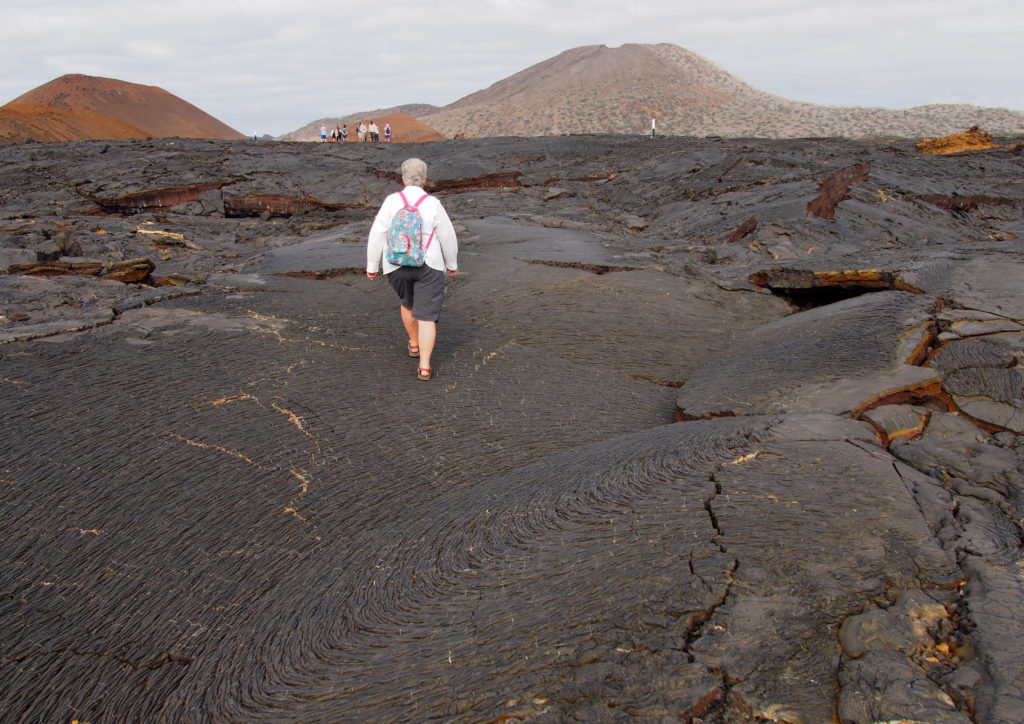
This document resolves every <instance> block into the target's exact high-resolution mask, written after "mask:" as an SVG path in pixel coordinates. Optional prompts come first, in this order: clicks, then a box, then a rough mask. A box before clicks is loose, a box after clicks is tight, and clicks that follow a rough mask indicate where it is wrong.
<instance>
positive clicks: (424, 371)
mask: <svg viewBox="0 0 1024 724" xmlns="http://www.w3.org/2000/svg"><path fill="white" fill-rule="evenodd" d="M432 374H434V370H432V369H430V368H429V367H420V368H419V370H418V371H417V372H416V379H419V380H423V381H424V382H426V381H427V380H429V379H430V375H432Z"/></svg>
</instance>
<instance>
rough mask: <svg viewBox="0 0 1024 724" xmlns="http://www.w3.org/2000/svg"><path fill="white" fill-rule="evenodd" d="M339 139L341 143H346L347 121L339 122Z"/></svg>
mask: <svg viewBox="0 0 1024 724" xmlns="http://www.w3.org/2000/svg"><path fill="white" fill-rule="evenodd" d="M341 141H342V143H347V142H348V124H347V123H342V124H341Z"/></svg>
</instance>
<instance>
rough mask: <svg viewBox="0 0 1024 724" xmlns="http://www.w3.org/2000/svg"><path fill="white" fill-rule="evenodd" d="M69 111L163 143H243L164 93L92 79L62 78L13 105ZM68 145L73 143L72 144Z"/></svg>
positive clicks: (214, 121) (210, 118) (229, 130)
mask: <svg viewBox="0 0 1024 724" xmlns="http://www.w3.org/2000/svg"><path fill="white" fill-rule="evenodd" d="M15 103H36V104H39V105H44V106H52V107H53V108H63V109H65V110H69V111H92V112H94V113H99V114H101V115H104V116H110V117H111V118H115V119H118V120H120V121H122V122H124V123H127V124H130V125H132V126H135V127H136V128H139V129H141V130H142V131H143V132H144V135H146V136H153V137H155V138H162V137H167V136H179V137H181V138H216V139H223V140H233V139H240V138H245V136H243V135H242V134H241V133H239V132H238V131H236V130H234V129H233V128H231V127H229V126H227V125H225V124H224V123H221V122H220V121H218V120H217V119H216V118H214V117H213V116H211V115H210V114H208V113H206V112H205V111H202V110H200V109H199V108H196V107H195V106H194V105H192V104H191V103H188V102H186V101H183V100H182V99H181V98H178V97H177V96H175V95H172V94H170V93H168V92H167V91H165V90H164V89H162V88H157V87H156V86H151V85H139V84H137V83H127V82H125V81H122V80H114V79H113V78H97V77H94V76H89V75H62V76H61V77H60V78H57V79H56V80H52V81H50V82H49V83H46V84H45V85H41V86H39V87H38V88H35V89H33V90H30V91H29V92H28V93H25V94H24V95H22V96H19V97H18V98H15V99H14V100H13V101H11V103H10V104H8V105H12V104H15ZM68 140H70V139H68Z"/></svg>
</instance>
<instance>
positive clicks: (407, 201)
mask: <svg viewBox="0 0 1024 724" xmlns="http://www.w3.org/2000/svg"><path fill="white" fill-rule="evenodd" d="M398 195H399V196H401V197H402V203H403V204H405V205H406V206H408V205H409V199H407V198H405V192H404V191H399V192H398ZM422 200H423V199H420V201H422ZM416 205H417V206H419V205H420V202H419V201H417V202H416Z"/></svg>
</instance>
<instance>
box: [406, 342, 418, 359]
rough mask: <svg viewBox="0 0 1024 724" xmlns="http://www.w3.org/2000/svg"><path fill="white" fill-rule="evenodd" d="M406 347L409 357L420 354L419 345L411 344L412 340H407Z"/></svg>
mask: <svg viewBox="0 0 1024 724" xmlns="http://www.w3.org/2000/svg"><path fill="white" fill-rule="evenodd" d="M408 347H409V356H410V357H419V356H420V346H419V345H418V344H413V343H412V342H409V343H408Z"/></svg>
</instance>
